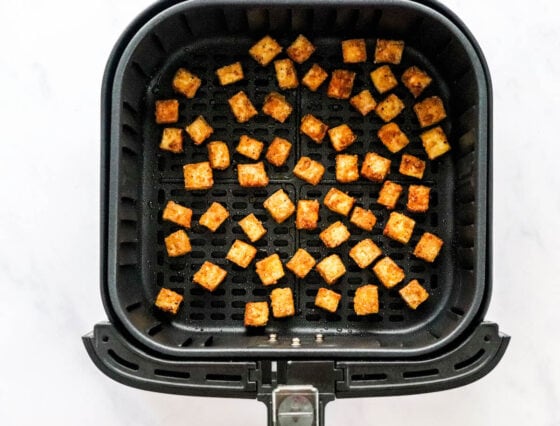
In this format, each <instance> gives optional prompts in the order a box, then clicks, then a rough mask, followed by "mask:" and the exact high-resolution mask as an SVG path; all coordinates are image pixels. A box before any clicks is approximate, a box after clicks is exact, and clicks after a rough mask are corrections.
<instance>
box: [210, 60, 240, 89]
mask: <svg viewBox="0 0 560 426" xmlns="http://www.w3.org/2000/svg"><path fill="white" fill-rule="evenodd" d="M216 75H217V76H218V80H220V84H221V85H222V86H226V85H228V84H233V83H237V82H238V81H241V80H243V78H244V77H245V76H244V75H243V67H242V66H241V62H235V63H233V64H231V65H226V66H225V67H221V68H218V69H217V70H216Z"/></svg>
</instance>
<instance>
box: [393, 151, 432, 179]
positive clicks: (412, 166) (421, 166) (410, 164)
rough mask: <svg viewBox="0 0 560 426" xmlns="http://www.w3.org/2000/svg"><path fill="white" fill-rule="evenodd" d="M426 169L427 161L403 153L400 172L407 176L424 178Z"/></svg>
mask: <svg viewBox="0 0 560 426" xmlns="http://www.w3.org/2000/svg"><path fill="white" fill-rule="evenodd" d="M424 170H426V162H425V161H423V160H421V159H420V158H418V157H415V156H414V155H410V154H403V156H402V159H401V165H400V166H399V173H400V174H403V175H405V176H410V177H414V178H417V179H422V177H423V176H424Z"/></svg>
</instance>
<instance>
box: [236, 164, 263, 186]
mask: <svg viewBox="0 0 560 426" xmlns="http://www.w3.org/2000/svg"><path fill="white" fill-rule="evenodd" d="M237 180H238V181H239V185H240V186H242V187H244V188H258V187H264V186H266V185H268V175H267V174H266V169H265V168H264V163H263V162H262V161H260V162H258V163H254V164H238V165H237Z"/></svg>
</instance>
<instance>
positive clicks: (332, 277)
mask: <svg viewBox="0 0 560 426" xmlns="http://www.w3.org/2000/svg"><path fill="white" fill-rule="evenodd" d="M315 270H316V271H317V272H318V273H319V275H321V277H322V278H323V280H325V282H326V283H327V284H328V285H333V284H334V283H335V282H336V281H337V280H338V279H339V278H340V277H342V276H343V275H344V274H345V273H346V268H345V266H344V263H342V260H341V259H340V256H339V255H338V254H331V255H330V256H328V257H325V258H324V259H323V260H321V261H320V262H319V263H318V264H317V266H315Z"/></svg>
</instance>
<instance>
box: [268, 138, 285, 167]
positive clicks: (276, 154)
mask: <svg viewBox="0 0 560 426" xmlns="http://www.w3.org/2000/svg"><path fill="white" fill-rule="evenodd" d="M291 150H292V144H291V143H290V142H289V141H287V140H286V139H283V138H280V137H278V136H277V137H275V138H274V140H273V141H272V142H271V143H270V145H269V146H268V149H267V151H266V156H265V157H266V160H267V161H268V162H269V163H270V164H272V165H273V166H276V167H281V166H283V165H284V164H286V161H287V160H288V157H289V156H290V151H291Z"/></svg>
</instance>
